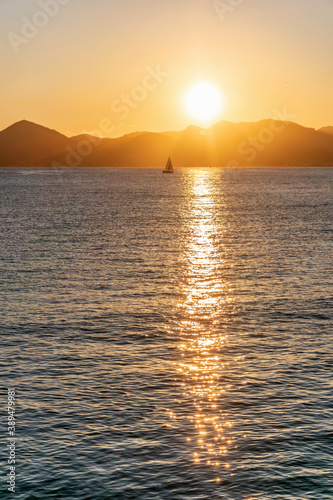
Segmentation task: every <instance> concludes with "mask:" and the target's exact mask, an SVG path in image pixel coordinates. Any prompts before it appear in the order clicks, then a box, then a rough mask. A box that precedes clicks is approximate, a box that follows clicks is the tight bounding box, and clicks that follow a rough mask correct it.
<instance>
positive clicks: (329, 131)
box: [319, 127, 333, 135]
mask: <svg viewBox="0 0 333 500" xmlns="http://www.w3.org/2000/svg"><path fill="white" fill-rule="evenodd" d="M319 132H324V133H325V134H330V135H333V127H322V128H320V129H319Z"/></svg>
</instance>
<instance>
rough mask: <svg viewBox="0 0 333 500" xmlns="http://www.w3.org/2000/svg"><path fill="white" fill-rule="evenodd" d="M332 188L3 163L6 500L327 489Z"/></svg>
mask: <svg viewBox="0 0 333 500" xmlns="http://www.w3.org/2000/svg"><path fill="white" fill-rule="evenodd" d="M332 186H333V170H332V169H296V168H295V169H284V168H281V169H236V170H226V169H212V170H210V169H200V170H199V169H188V170H187V169H180V170H177V171H176V172H175V174H174V175H172V176H171V175H170V176H164V175H162V174H161V171H160V170H158V169H63V170H52V169H50V170H44V169H0V196H1V205H0V224H1V255H0V259H1V290H0V295H1V297H0V300H1V317H0V326H1V355H0V370H1V386H2V391H1V408H2V412H1V414H2V421H1V427H0V430H1V443H2V445H1V450H0V458H1V465H2V467H1V470H2V475H1V478H2V479H1V484H0V497H1V499H4V500H7V499H9V498H15V499H17V500H28V499H29V500H30V499H31V500H34V499H41V500H44V499H45V500H51V499H65V500H74V499H77V500H108V499H111V500H132V499H133V500H135V499H138V500H190V499H191V500H197V499H207V500H215V499H223V500H250V499H252V500H273V499H274V500H296V499H297V500H307V499H309V500H317V499H318V500H319V499H321V500H324V499H325V500H331V499H332V498H333V474H332V472H333V451H332V450H333V439H332V436H333V433H332V368H333V360H332V347H333V345H332V344H333V342H332V325H333V322H332V305H333V300H332V296H333V292H332V278H333V265H332V237H333V197H332ZM7 387H11V388H15V391H16V437H17V442H16V493H15V494H12V493H9V492H8V491H7V487H8V485H7V484H6V474H7V473H8V469H7V467H8V466H7V458H8V456H7V455H8V451H7V448H6V446H7V438H8V433H7V428H6V427H7V426H6V411H7V406H6V405H7Z"/></svg>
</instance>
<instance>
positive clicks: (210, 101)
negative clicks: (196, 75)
mask: <svg viewBox="0 0 333 500" xmlns="http://www.w3.org/2000/svg"><path fill="white" fill-rule="evenodd" d="M184 105H185V109H186V111H187V113H188V114H189V115H190V116H191V118H194V119H195V120H197V121H200V122H203V123H209V122H211V121H212V120H213V119H214V118H216V117H217V115H218V114H219V113H220V112H221V110H222V106H223V99H222V95H221V93H220V92H219V90H218V89H217V88H216V87H214V85H212V84H210V83H208V82H198V83H196V84H195V85H193V87H191V88H190V89H189V90H188V91H187V92H186V94H185V98H184Z"/></svg>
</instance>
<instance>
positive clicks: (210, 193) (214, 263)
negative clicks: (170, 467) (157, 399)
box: [177, 170, 233, 482]
mask: <svg viewBox="0 0 333 500" xmlns="http://www.w3.org/2000/svg"><path fill="white" fill-rule="evenodd" d="M191 174H192V177H191V179H190V182H189V185H188V193H187V195H188V196H187V203H188V206H187V207H186V209H187V213H188V229H187V231H188V232H187V238H186V241H185V245H184V256H183V258H184V261H185V262H186V269H185V272H184V276H183V283H182V295H183V299H182V300H181V301H180V302H179V304H178V308H179V311H180V314H181V320H180V324H179V329H180V337H181V339H182V341H181V343H180V344H179V350H180V352H181V361H180V362H179V364H178V366H177V370H178V373H179V375H180V376H181V377H182V378H183V389H184V397H185V398H186V399H189V400H190V401H192V402H193V405H194V412H193V415H192V416H191V417H190V420H191V422H192V424H193V426H194V428H195V431H196V443H195V449H194V450H193V461H194V463H195V464H203V463H204V464H206V465H207V466H211V467H214V468H215V469H216V470H219V469H222V468H223V469H224V470H226V469H229V468H230V465H229V463H228V460H227V455H228V449H229V448H230V446H232V444H233V443H232V440H230V439H228V437H227V435H228V434H229V432H228V431H230V428H232V422H231V421H230V419H229V418H228V417H227V415H226V414H225V412H224V410H223V394H224V392H225V390H226V388H227V387H226V385H225V384H224V383H223V376H224V368H225V364H224V360H223V349H224V347H225V345H226V342H227V335H226V333H225V331H223V329H222V328H221V316H223V311H224V310H225V308H226V305H227V304H228V302H230V301H231V300H232V299H231V293H230V287H229V284H228V283H227V282H226V280H224V279H223V276H222V273H221V267H222V268H223V244H222V243H221V242H223V227H224V224H225V220H224V219H223V210H222V207H221V201H222V202H223V200H221V196H220V195H221V193H217V192H216V191H217V190H218V189H219V187H218V184H217V183H216V182H214V179H212V177H211V174H210V172H209V171H205V170H203V171H202V170H200V171H196V170H193V171H192V172H191ZM188 440H189V439H188ZM189 441H191V440H189ZM190 446H192V447H193V443H191V445H190ZM220 481H221V479H220V478H219V477H217V478H216V482H220Z"/></svg>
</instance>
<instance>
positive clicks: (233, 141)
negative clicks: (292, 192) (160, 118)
mask: <svg viewBox="0 0 333 500" xmlns="http://www.w3.org/2000/svg"><path fill="white" fill-rule="evenodd" d="M168 156H171V157H172V159H173V163H174V164H175V166H176V167H177V166H179V167H187V166H188V167H203V166H205V167H206V166H211V167H216V166H233V165H235V166H236V165H239V166H311V165H313V166H316V165H319V166H320V165H323V166H333V127H324V128H322V129H320V130H315V129H312V128H307V127H302V126H301V125H298V124H296V123H292V122H282V121H277V120H261V121H259V122H254V123H231V122H226V121H223V122H220V123H217V124H216V125H214V126H213V127H210V128H208V129H203V128H200V127H195V126H193V125H191V126H189V127H188V128H186V129H185V130H183V131H181V132H172V131H169V132H165V133H152V132H134V133H132V134H128V135H124V136H123V137H119V138H113V139H111V138H105V139H99V138H98V137H93V136H91V135H89V134H81V135H79V136H76V137H71V138H69V137H66V136H65V135H62V134H60V133H59V132H57V131H55V130H51V129H48V128H46V127H43V126H41V125H36V124H35V123H32V122H29V121H26V120H23V121H20V122H18V123H15V124H14V125H11V126H10V127H8V128H6V129H5V130H3V131H2V132H0V166H30V167H31V166H68V167H78V166H111V167H112V166H121V167H162V166H164V164H165V162H166V160H167V158H168Z"/></svg>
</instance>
